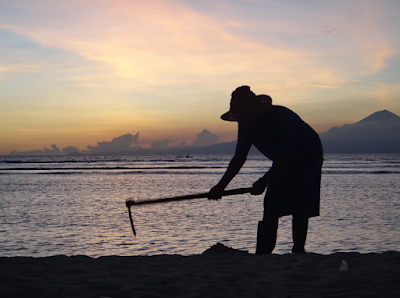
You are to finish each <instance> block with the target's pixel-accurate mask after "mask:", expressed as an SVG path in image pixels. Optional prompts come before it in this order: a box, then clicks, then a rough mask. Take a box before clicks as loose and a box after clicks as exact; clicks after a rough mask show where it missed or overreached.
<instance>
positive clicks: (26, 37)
mask: <svg viewBox="0 0 400 298" xmlns="http://www.w3.org/2000/svg"><path fill="white" fill-rule="evenodd" d="M398 28H400V1H398V0H380V1H377V0H336V1H329V0H304V1H297V0H292V1H289V0H265V1H264V0H219V1H215V0H202V1H197V0H146V1H141V0H140V1H136V0H68V1H65V0H0V154H8V153H9V152H10V151H12V150H17V151H26V150H35V149H42V148H43V147H49V148H50V146H51V145H54V144H55V145H57V146H58V147H59V148H63V147H67V146H76V147H77V148H79V149H85V148H87V146H95V145H96V144H97V143H98V142H107V141H111V140H112V139H113V138H116V137H118V136H123V135H126V134H128V133H129V134H132V135H134V136H135V137H137V139H136V141H137V142H136V145H137V144H140V146H142V147H151V144H164V145H165V144H169V145H171V146H172V145H175V146H178V145H179V144H186V145H191V144H192V143H193V142H196V136H197V135H198V134H199V133H201V132H202V131H203V130H205V129H206V130H207V131H209V132H210V133H211V134H215V136H216V138H217V139H218V140H219V141H220V142H225V141H233V140H235V138H236V130H237V125H236V124H235V123H230V122H225V121H222V120H221V119H220V116H221V114H223V113H224V112H226V111H227V110H228V109H229V101H230V95H231V92H232V91H233V90H234V89H235V88H236V87H238V86H241V85H249V86H250V87H251V89H252V90H253V91H254V92H255V93H256V94H268V95H270V96H271V97H272V99H273V103H274V104H276V105H282V106H286V107H288V108H290V109H291V110H293V111H295V112H296V113H297V114H298V115H299V116H300V117H302V119H303V120H304V121H306V122H307V123H308V124H310V125H311V126H312V127H313V128H314V129H315V130H316V131H317V132H324V131H326V130H327V129H329V128H331V127H334V126H341V125H343V124H345V123H355V122H357V121H359V120H361V119H363V118H365V117H367V116H368V115H370V114H372V113H373V112H375V111H380V110H385V109H386V110H389V111H391V112H393V113H395V114H397V115H400V53H399V51H400V34H399V33H398ZM137 133H139V135H137ZM157 142H160V143H157Z"/></svg>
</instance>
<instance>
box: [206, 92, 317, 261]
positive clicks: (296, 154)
mask: <svg viewBox="0 0 400 298" xmlns="http://www.w3.org/2000/svg"><path fill="white" fill-rule="evenodd" d="M221 118H222V119H223V120H226V121H237V122H238V123H239V126H238V127H239V128H238V139H237V145H236V151H235V155H234V156H233V158H232V160H231V161H230V163H229V166H228V168H227V170H226V172H225V174H224V175H223V177H222V178H221V180H220V182H219V183H218V184H217V185H215V186H214V187H213V188H212V189H211V190H210V194H209V198H210V199H219V198H221V196H220V192H221V191H223V190H224V189H225V187H226V186H227V185H228V184H229V182H230V181H231V180H232V179H233V178H234V177H235V175H236V174H237V173H238V172H239V170H240V169H241V167H242V166H243V164H244V162H245V161H246V158H247V154H248V152H249V150H250V147H251V146H252V145H254V146H255V147H256V148H257V149H258V150H259V151H260V152H261V153H262V154H264V155H265V156H266V157H267V158H269V159H270V160H272V161H273V163H272V167H271V168H270V169H269V170H268V171H267V172H266V174H265V175H264V176H262V177H261V178H260V179H259V180H258V181H256V182H255V183H254V184H253V187H252V190H251V194H253V195H260V194H262V193H263V192H264V190H265V189H266V187H267V186H268V188H267V192H266V194H265V198H264V216H263V220H262V221H260V222H259V223H258V231H257V247H256V254H266V253H271V252H272V251H273V249H274V248H275V244H276V237H277V230H278V221H279V218H280V217H282V216H285V215H292V216H293V220H292V236H293V243H294V245H293V248H292V252H294V253H304V252H305V249H304V245H305V242H306V238H307V230H308V219H309V218H310V217H313V216H318V215H319V206H320V184H321V168H322V162H323V154H322V146H321V142H320V139H319V137H318V134H317V133H316V132H315V131H314V130H313V129H312V128H311V127H310V126H309V125H308V124H307V123H305V122H304V121H303V120H302V119H301V118H300V117H299V116H298V115H297V114H296V113H294V112H293V111H291V110H289V109H287V108H285V107H282V106H275V105H272V99H271V97H269V96H268V95H258V96H256V95H255V94H254V93H253V92H252V91H251V90H250V87H248V86H242V87H239V88H237V89H236V90H235V91H234V92H233V93H232V98H231V105H230V110H229V111H228V112H227V113H225V114H223V115H222V116H221Z"/></svg>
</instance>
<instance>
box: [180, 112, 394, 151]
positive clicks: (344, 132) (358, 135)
mask: <svg viewBox="0 0 400 298" xmlns="http://www.w3.org/2000/svg"><path fill="white" fill-rule="evenodd" d="M319 136H320V138H321V142H322V145H323V147H324V152H325V153H400V117H399V116H397V115H396V114H394V113H392V112H389V111H387V110H383V111H378V112H375V113H373V114H371V115H369V116H368V117H366V118H364V119H362V120H360V121H358V122H356V123H354V124H345V125H343V126H341V127H332V128H330V129H329V130H328V131H326V132H322V133H320V134H319ZM235 147H236V141H233V142H226V143H219V144H215V145H212V146H206V147H201V148H190V149H189V148H183V149H181V150H179V152H180V153H181V154H230V155H233V154H234V152H235ZM254 153H259V152H258V150H257V149H255V148H254V147H252V149H251V152H250V154H254Z"/></svg>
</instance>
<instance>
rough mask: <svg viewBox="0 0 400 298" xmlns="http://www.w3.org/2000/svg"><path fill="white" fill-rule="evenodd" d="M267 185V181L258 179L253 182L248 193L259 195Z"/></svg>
mask: <svg viewBox="0 0 400 298" xmlns="http://www.w3.org/2000/svg"><path fill="white" fill-rule="evenodd" d="M267 185H268V183H267V182H265V180H263V179H262V178H261V179H258V180H257V181H256V182H254V183H253V187H252V189H251V191H250V193H251V194H252V195H261V194H262V193H263V192H264V191H265V188H266V187H267Z"/></svg>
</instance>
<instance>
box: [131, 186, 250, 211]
mask: <svg viewBox="0 0 400 298" xmlns="http://www.w3.org/2000/svg"><path fill="white" fill-rule="evenodd" d="M250 191H251V188H236V189H231V190H225V191H223V192H222V193H221V196H231V195H239V194H244V193H248V192H250ZM208 195H209V193H208V192H204V193H198V194H193V195H186V196H178V197H169V198H161V199H154V200H145V201H134V200H127V201H126V202H125V204H126V207H130V206H132V205H145V204H156V203H164V202H172V201H184V200H193V199H201V198H207V197H208Z"/></svg>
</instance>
